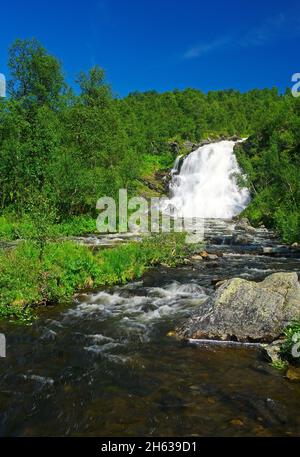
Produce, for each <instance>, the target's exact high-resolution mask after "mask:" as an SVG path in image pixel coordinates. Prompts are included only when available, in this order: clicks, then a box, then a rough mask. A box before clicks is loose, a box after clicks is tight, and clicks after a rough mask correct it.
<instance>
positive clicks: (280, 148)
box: [236, 94, 300, 242]
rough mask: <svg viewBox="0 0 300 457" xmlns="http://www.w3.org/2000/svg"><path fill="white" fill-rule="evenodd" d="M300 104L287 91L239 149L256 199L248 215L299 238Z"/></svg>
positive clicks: (289, 237)
mask: <svg viewBox="0 0 300 457" xmlns="http://www.w3.org/2000/svg"><path fill="white" fill-rule="evenodd" d="M299 114H300V103H299V100H298V99H295V98H293V97H291V96H290V95H289V94H286V95H285V96H284V97H282V98H281V100H280V103H279V104H278V106H277V109H276V111H275V112H274V113H269V116H268V118H267V120H265V121H264V122H263V123H262V125H261V126H260V127H259V128H258V129H257V132H256V133H255V134H254V135H252V136H251V137H250V138H249V139H248V141H246V142H245V143H242V144H240V145H239V146H238V147H237V148H236V152H237V157H238V160H239V162H240V164H241V166H242V168H243V170H244V171H245V173H246V174H247V184H248V186H249V187H250V189H252V195H253V199H252V202H251V204H250V205H249V207H248V208H247V209H246V211H245V215H246V216H248V217H249V218H250V220H251V221H252V222H253V223H254V224H259V223H264V224H265V225H267V226H269V227H274V228H275V229H277V231H278V232H279V233H280V235H281V237H282V239H283V240H284V241H286V242H294V241H299V240H300V156H299V152H300V116H299Z"/></svg>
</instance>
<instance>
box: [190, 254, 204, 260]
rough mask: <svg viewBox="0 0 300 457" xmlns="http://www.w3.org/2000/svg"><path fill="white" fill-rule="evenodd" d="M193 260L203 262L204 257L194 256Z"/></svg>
mask: <svg viewBox="0 0 300 457" xmlns="http://www.w3.org/2000/svg"><path fill="white" fill-rule="evenodd" d="M191 259H192V260H197V261H201V260H203V257H202V256H201V255H193V257H191Z"/></svg>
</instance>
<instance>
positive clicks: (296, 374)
mask: <svg viewBox="0 0 300 457" xmlns="http://www.w3.org/2000/svg"><path fill="white" fill-rule="evenodd" d="M286 377H287V378H288V379H289V380H290V381H300V367H294V366H292V365H291V366H289V368H288V370H287V372H286Z"/></svg>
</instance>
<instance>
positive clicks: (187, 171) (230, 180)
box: [169, 141, 250, 219]
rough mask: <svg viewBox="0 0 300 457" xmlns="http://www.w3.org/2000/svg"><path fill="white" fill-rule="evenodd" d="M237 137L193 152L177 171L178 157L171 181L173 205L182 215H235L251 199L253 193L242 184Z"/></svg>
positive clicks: (212, 216)
mask: <svg viewBox="0 0 300 457" xmlns="http://www.w3.org/2000/svg"><path fill="white" fill-rule="evenodd" d="M234 145H235V142H234V141H220V142H218V143H211V144H207V145H205V146H201V147H200V148H199V149H197V150H196V151H193V152H191V153H190V154H189V155H188V156H187V157H186V158H185V159H184V161H183V163H182V166H181V169H180V172H179V174H176V168H177V169H178V164H179V160H178V158H177V159H176V162H175V164H174V169H173V170H172V175H173V176H172V181H171V184H170V191H171V198H170V200H169V205H170V206H171V207H173V208H175V209H176V212H177V215H178V216H179V217H188V218H189V217H199V218H220V219H231V218H232V217H234V216H236V215H237V214H239V213H240V212H241V211H242V210H243V209H244V208H246V206H247V205H248V203H249V200H250V193H249V191H248V189H246V188H240V187H239V186H238V184H237V180H236V177H237V175H240V174H241V170H240V168H239V166H238V163H237V159H236V157H235V154H234V151H233V148H234Z"/></svg>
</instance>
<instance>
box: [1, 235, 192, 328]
mask: <svg viewBox="0 0 300 457" xmlns="http://www.w3.org/2000/svg"><path fill="white" fill-rule="evenodd" d="M187 247H188V245H186V244H185V236H184V235H183V234H172V235H160V236H156V237H153V238H149V239H146V240H144V242H143V243H128V244H126V245H121V246H117V247H116V248H113V249H105V250H102V251H99V252H98V253H96V254H93V253H92V252H91V251H90V250H89V249H88V248H87V247H85V246H81V245H78V244H76V243H73V242H69V241H68V242H62V243H57V242H53V243H51V242H50V243H48V244H46V246H45V248H44V252H43V256H42V257H41V256H40V249H39V248H38V246H37V245H36V244H35V243H34V242H32V241H24V242H21V243H20V244H19V246H17V248H16V249H13V250H9V251H2V252H0V319H4V318H8V319H15V320H21V321H28V320H31V319H32V318H33V317H34V311H35V308H36V307H37V306H38V305H46V304H55V303H61V302H68V301H70V300H71V299H72V297H73V294H74V293H75V292H76V291H78V290H80V289H84V288H92V287H94V288H96V287H100V286H104V285H113V284H117V283H124V282H126V281H129V280H131V279H134V278H138V277H140V276H141V275H142V274H143V273H144V272H145V271H146V270H147V269H148V268H150V267H152V266H155V265H158V264H160V263H166V264H168V265H170V266H172V265H176V263H178V262H180V261H181V260H182V259H183V257H184V255H186V250H187V249H188V248H187Z"/></svg>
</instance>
